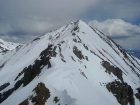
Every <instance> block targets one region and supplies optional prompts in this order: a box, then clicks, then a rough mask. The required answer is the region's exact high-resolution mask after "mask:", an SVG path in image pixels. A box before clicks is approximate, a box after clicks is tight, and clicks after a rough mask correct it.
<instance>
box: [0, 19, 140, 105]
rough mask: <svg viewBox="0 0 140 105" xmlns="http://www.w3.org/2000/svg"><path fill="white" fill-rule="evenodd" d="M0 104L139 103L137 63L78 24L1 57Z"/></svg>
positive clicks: (108, 39)
mask: <svg viewBox="0 0 140 105" xmlns="http://www.w3.org/2000/svg"><path fill="white" fill-rule="evenodd" d="M0 103H1V105H9V104H10V105H139V104H140V60H138V59H137V58H135V57H133V56H131V55H129V54H128V53H127V52H126V51H125V50H123V49H122V48H121V46H119V45H117V44H116V43H115V42H113V41H112V40H111V39H110V38H108V37H107V36H106V35H104V34H103V33H102V32H100V31H98V30H97V29H94V28H91V27H90V26H88V25H87V24H86V23H84V22H82V21H77V22H71V23H69V24H68V25H66V26H63V27H61V28H60V29H58V30H55V31H52V32H50V33H47V34H45V35H43V36H41V37H37V38H36V39H34V40H33V41H32V42H31V43H29V44H26V45H22V46H18V47H16V49H15V50H12V51H8V52H7V53H6V54H4V55H2V58H1V59H0Z"/></svg>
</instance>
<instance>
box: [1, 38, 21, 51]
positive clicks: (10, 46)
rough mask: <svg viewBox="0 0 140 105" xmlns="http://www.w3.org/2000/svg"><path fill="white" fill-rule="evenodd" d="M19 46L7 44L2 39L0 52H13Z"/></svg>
mask: <svg viewBox="0 0 140 105" xmlns="http://www.w3.org/2000/svg"><path fill="white" fill-rule="evenodd" d="M18 45H19V44H18V43H12V42H6V41H4V40H2V39H0V52H2V51H5V50H13V49H15V48H16V47H17V46H18Z"/></svg>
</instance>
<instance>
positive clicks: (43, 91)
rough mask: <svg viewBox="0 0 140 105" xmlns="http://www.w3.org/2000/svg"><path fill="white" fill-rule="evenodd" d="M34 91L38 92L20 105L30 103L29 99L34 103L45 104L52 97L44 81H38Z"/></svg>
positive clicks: (37, 104)
mask: <svg viewBox="0 0 140 105" xmlns="http://www.w3.org/2000/svg"><path fill="white" fill-rule="evenodd" d="M33 92H34V93H35V94H36V96H33V95H31V96H30V97H29V98H28V99H26V100H24V101H23V102H22V103H20V104H19V105H29V100H30V101H31V102H32V103H33V104H34V105H45V102H46V100H47V99H48V98H49V97H50V92H49V89H47V88H46V87H45V84H44V83H42V82H41V83H38V85H37V86H36V88H34V90H33Z"/></svg>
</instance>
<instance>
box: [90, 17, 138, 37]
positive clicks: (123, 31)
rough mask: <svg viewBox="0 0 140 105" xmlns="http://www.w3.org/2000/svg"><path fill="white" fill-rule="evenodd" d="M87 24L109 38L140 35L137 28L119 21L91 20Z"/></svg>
mask: <svg viewBox="0 0 140 105" xmlns="http://www.w3.org/2000/svg"><path fill="white" fill-rule="evenodd" d="M88 24H89V25H90V26H92V27H94V28H97V29H99V30H100V31H102V32H104V33H105V34H106V35H108V36H111V37H132V36H134V35H140V27H139V26H137V25H132V24H131V23H128V22H125V21H123V20H121V19H108V20H106V21H104V22H98V21H97V20H93V21H90V22H89V23H88Z"/></svg>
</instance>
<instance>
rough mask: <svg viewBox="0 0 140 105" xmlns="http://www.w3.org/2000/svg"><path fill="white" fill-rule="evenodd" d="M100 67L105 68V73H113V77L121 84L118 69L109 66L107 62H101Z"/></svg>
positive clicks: (119, 70)
mask: <svg viewBox="0 0 140 105" xmlns="http://www.w3.org/2000/svg"><path fill="white" fill-rule="evenodd" d="M102 65H103V67H104V68H106V72H107V73H109V74H111V73H113V74H114V75H115V76H117V77H118V78H119V79H120V80H121V81H122V82H123V78H122V70H121V69H119V68H118V67H114V66H111V65H110V63H109V62H107V61H103V62H102Z"/></svg>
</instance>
